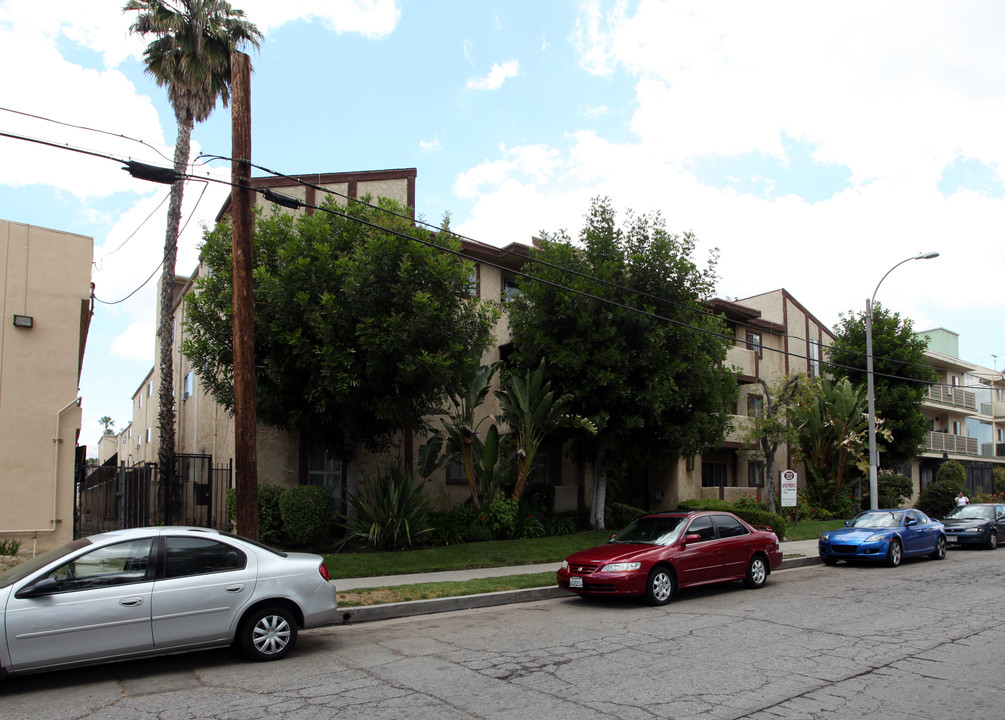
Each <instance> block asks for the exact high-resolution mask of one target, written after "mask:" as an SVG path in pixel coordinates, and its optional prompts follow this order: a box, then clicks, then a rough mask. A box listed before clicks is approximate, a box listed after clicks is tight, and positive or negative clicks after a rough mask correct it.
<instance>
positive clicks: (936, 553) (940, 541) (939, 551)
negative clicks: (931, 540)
mask: <svg viewBox="0 0 1005 720" xmlns="http://www.w3.org/2000/svg"><path fill="white" fill-rule="evenodd" d="M945 557H946V539H945V538H944V537H942V536H941V535H939V537H938V538H937V539H936V540H935V550H933V551H932V559H934V560H942V559H944V558H945Z"/></svg>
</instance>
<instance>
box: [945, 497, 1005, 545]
mask: <svg viewBox="0 0 1005 720" xmlns="http://www.w3.org/2000/svg"><path fill="white" fill-rule="evenodd" d="M942 524H943V525H944V526H945V527H946V539H947V540H948V541H949V544H950V545H952V544H954V543H955V544H959V545H981V546H983V547H986V548H988V549H990V550H994V549H995V548H996V547H998V543H999V542H1000V541H1001V540H1005V505H996V504H993V503H973V504H971V505H960V506H957V507H954V508H953V509H952V510H950V511H949V514H948V515H946V517H944V518H943V519H942Z"/></svg>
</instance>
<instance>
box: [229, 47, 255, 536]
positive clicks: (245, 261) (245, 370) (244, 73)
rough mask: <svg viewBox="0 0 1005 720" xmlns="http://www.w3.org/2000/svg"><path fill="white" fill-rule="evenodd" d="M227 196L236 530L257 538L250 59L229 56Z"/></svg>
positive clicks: (244, 55)
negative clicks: (231, 286) (229, 163)
mask: <svg viewBox="0 0 1005 720" xmlns="http://www.w3.org/2000/svg"><path fill="white" fill-rule="evenodd" d="M230 82H231V96H230V97H231V106H230V113H231V129H232V130H231V131H232V135H233V137H232V140H231V142H232V156H233V163H232V166H231V179H232V181H233V189H232V190H231V194H230V219H231V227H232V234H231V243H232V251H233V258H234V270H233V272H234V276H233V283H234V435H235V437H234V473H235V480H236V487H237V531H238V532H239V533H240V534H241V535H244V536H245V537H248V538H251V539H252V540H257V539H258V446H257V441H256V434H257V430H258V413H257V412H256V409H255V296H254V288H253V286H252V269H253V267H254V263H253V258H252V241H253V236H254V220H253V215H252V208H253V207H254V193H253V192H252V191H251V189H250V187H251V165H250V162H251V58H250V57H248V56H247V55H246V54H244V53H240V52H235V53H233V54H231V56H230Z"/></svg>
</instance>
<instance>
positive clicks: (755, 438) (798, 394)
mask: <svg viewBox="0 0 1005 720" xmlns="http://www.w3.org/2000/svg"><path fill="white" fill-rule="evenodd" d="M757 382H758V384H759V385H760V386H761V389H762V391H763V395H762V396H761V399H762V402H761V403H760V409H759V411H758V412H757V413H755V414H754V415H752V416H748V418H747V424H746V426H745V428H744V430H743V431H742V433H741V437H742V441H741V442H743V443H744V444H745V445H749V444H753V445H756V446H757V448H758V449H757V450H756V451H755V452H751V453H748V455H749V456H750V458H751V459H752V460H755V461H757V460H759V461H761V462H763V463H764V474H765V475H766V482H767V493H768V510H769V512H775V511H776V508H775V454H776V453H777V452H778V448H779V446H781V445H783V444H791V445H795V444H796V443H797V442H798V440H799V430H798V428H797V427H796V426H795V425H793V424H792V423H791V422H790V421H789V409H790V408H793V407H796V406H798V405H800V404H802V403H803V402H804V401H805V400H806V399H807V397H808V396H809V384H808V383H809V381H808V380H807V377H806V375H805V374H797V375H789V376H787V377H785V378H782V379H781V380H779V381H778V382H776V383H773V384H769V383H768V382H767V381H766V380H764V379H763V378H758V379H757Z"/></svg>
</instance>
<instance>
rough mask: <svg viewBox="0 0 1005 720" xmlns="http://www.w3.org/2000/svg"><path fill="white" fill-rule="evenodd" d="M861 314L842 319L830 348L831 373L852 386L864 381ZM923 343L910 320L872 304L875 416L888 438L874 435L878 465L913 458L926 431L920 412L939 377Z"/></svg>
mask: <svg viewBox="0 0 1005 720" xmlns="http://www.w3.org/2000/svg"><path fill="white" fill-rule="evenodd" d="M865 335H866V334H865V312H864V311H863V312H861V313H857V314H855V313H849V314H847V315H842V316H841V320H840V323H839V326H838V332H837V337H836V338H835V340H834V344H833V345H832V346H831V347H830V350H829V352H830V360H831V361H832V362H834V363H836V364H837V366H838V367H837V368H836V369H835V374H840V375H847V377H848V378H849V379H850V380H851V382H852V383H853V384H858V383H865V382H866V352H865V350H866V337H865ZM927 346H928V344H927V342H926V341H925V339H924V338H919V337H917V336H916V335H915V333H914V324H913V322H912V321H911V319H910V318H902V317H901V316H900V314H899V313H891V312H889V311H887V310H886V309H885V308H883V306H882V305H880V304H879V303H877V304H876V305H875V306H873V312H872V354H873V382H874V386H875V388H876V414H877V415H879V416H882V417H883V421H884V426H885V428H886V429H887V430H888V431H889V435H890V436H889V437H888V438H885V439H884V440H883V441H882V442H881V441H880V440H881V439H880V438H879V437H878V436H877V438H876V447H877V448H878V449H879V451H880V453H881V455H880V457H881V458H882V462H883V465H884V466H885V467H886V468H888V469H891V470H892V469H896V468H898V467H900V466H902V465H904V464H905V463H908V462H910V461H911V459H913V458H914V457H916V456H917V455H918V448H919V447H921V446H922V444H923V443H924V441H925V437H926V435H927V433H928V431H929V429H930V424H929V421H928V420H927V419H926V418H925V416H924V415H922V413H921V402H922V400H923V399H924V397H925V391H926V390H927V386H928V384H930V383H933V382H936V381H937V380H938V374H937V373H936V372H935V370H933V369H932V368H931V367H930V366H929V365H928V362H927V361H926V359H925V349H926V348H927Z"/></svg>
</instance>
